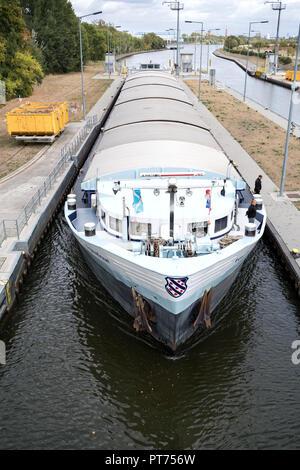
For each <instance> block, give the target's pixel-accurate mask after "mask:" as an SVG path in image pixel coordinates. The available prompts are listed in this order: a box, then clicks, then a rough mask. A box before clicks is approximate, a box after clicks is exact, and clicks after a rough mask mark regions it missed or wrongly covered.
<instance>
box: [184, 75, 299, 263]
mask: <svg viewBox="0 0 300 470" xmlns="http://www.w3.org/2000/svg"><path fill="white" fill-rule="evenodd" d="M182 85H183V87H184V89H185V91H186V93H187V94H188V96H190V97H191V99H193V101H194V103H195V106H196V108H197V109H198V110H199V113H201V119H203V121H205V122H206V124H207V125H208V126H209V128H210V130H211V133H212V134H213V136H214V138H215V139H216V141H217V142H218V144H219V145H220V147H221V148H222V149H223V151H224V152H225V154H226V155H227V156H228V157H229V158H230V159H232V160H234V161H235V162H236V163H237V165H238V170H239V171H240V173H241V174H242V176H243V178H244V179H245V181H246V182H247V183H248V185H249V186H250V188H252V189H253V186H254V182H255V180H256V178H257V176H258V175H259V174H261V175H263V180H262V192H261V194H262V197H263V200H264V204H265V206H266V210H267V215H268V218H269V220H270V221H271V223H272V224H273V226H274V227H275V229H276V231H277V233H278V234H279V235H280V237H281V238H282V239H283V241H284V243H285V245H286V247H287V249H288V250H289V251H291V250H293V249H294V248H297V249H299V250H300V211H298V210H297V208H296V207H295V206H294V204H293V203H292V202H291V201H290V200H289V198H288V197H287V196H283V197H279V188H278V187H277V186H276V185H275V183H273V181H272V180H271V179H270V178H269V176H268V175H267V174H266V173H265V172H264V171H263V170H262V169H261V168H260V167H259V166H258V165H257V163H256V162H255V161H254V160H253V158H251V157H250V155H249V154H248V153H247V152H246V151H245V150H244V149H243V148H242V147H241V145H240V144H239V143H238V142H237V141H236V140H235V139H234V138H233V137H232V136H231V134H230V133H229V132H228V131H227V130H226V129H225V127H223V126H222V124H220V122H219V121H218V120H217V119H216V118H215V117H214V116H213V115H212V114H211V112H210V111H208V109H207V108H206V107H205V106H204V105H203V104H202V103H201V102H200V103H199V102H198V100H197V98H196V96H195V95H194V93H193V92H192V91H191V90H190V88H189V87H188V86H187V85H186V84H185V83H184V82H182ZM295 261H296V264H297V265H298V267H299V269H300V258H298V259H297V260H295Z"/></svg>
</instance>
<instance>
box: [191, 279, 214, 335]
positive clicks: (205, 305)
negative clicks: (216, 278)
mask: <svg viewBox="0 0 300 470" xmlns="http://www.w3.org/2000/svg"><path fill="white" fill-rule="evenodd" d="M213 291H214V287H211V288H210V290H209V292H208V293H207V290H205V292H204V295H203V297H202V301H201V305H200V309H199V313H198V315H197V318H196V320H195V321H194V325H193V326H194V328H196V327H197V326H198V324H203V323H205V326H206V328H210V327H211V319H210V306H211V300H212V296H213Z"/></svg>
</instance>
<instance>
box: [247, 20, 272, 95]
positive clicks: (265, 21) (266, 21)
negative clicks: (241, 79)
mask: <svg viewBox="0 0 300 470" xmlns="http://www.w3.org/2000/svg"><path fill="white" fill-rule="evenodd" d="M261 23H269V21H268V20H263V21H250V23H249V33H248V50H247V62H246V71H245V84H244V96H243V101H245V99H246V87H247V76H248V63H249V47H250V34H251V26H252V25H253V24H261Z"/></svg>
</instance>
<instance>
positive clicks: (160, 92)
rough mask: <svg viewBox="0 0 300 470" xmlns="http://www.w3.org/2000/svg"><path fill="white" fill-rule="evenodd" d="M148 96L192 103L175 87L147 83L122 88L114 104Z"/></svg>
mask: <svg viewBox="0 0 300 470" xmlns="http://www.w3.org/2000/svg"><path fill="white" fill-rule="evenodd" d="M149 98H160V99H170V100H175V101H182V102H184V103H187V104H190V105H191V106H192V105H193V103H192V101H191V100H190V99H189V98H188V96H187V94H186V93H185V92H184V91H183V90H179V89H177V88H173V87H169V86H164V85H160V84H159V85H152V84H151V85H147V86H139V87H133V88H127V89H126V88H125V89H123V90H122V93H121V95H120V96H119V98H118V100H117V102H116V106H118V105H119V104H121V103H126V102H128V101H134V100H141V99H149Z"/></svg>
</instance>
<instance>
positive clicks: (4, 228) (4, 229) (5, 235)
mask: <svg viewBox="0 0 300 470" xmlns="http://www.w3.org/2000/svg"><path fill="white" fill-rule="evenodd" d="M2 223H3V232H4V240H6V238H7V233H6V227H5V220H3V222H2Z"/></svg>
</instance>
